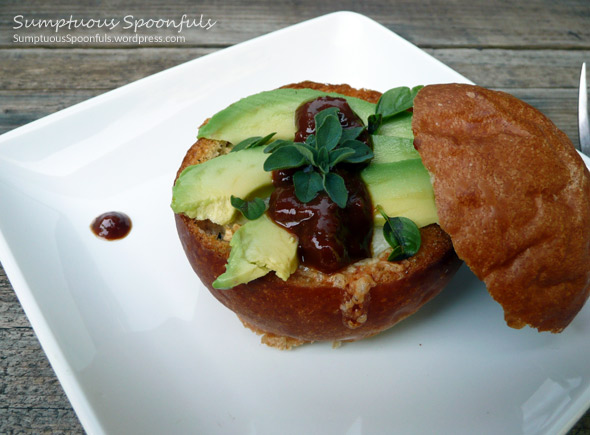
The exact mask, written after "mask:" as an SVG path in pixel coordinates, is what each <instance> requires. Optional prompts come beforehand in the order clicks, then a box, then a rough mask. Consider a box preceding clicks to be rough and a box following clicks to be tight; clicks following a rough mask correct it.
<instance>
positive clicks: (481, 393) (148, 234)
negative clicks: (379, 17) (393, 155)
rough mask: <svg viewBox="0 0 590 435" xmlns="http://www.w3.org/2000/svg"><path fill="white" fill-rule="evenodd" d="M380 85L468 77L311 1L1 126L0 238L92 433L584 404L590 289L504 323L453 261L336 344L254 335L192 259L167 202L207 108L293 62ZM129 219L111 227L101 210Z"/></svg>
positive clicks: (300, 73) (514, 423) (463, 425)
mask: <svg viewBox="0 0 590 435" xmlns="http://www.w3.org/2000/svg"><path fill="white" fill-rule="evenodd" d="M306 79H309V80H315V81H318V82H328V83H349V84H351V85H352V86H355V87H367V88H373V89H378V90H381V91H385V90H387V89H389V88H392V87H395V86H400V85H407V86H414V85H418V84H429V83H437V82H468V80H467V79H465V78H464V77H462V76H460V75H459V74H457V73H455V72H454V71H452V70H451V69H449V68H448V67H446V66H445V65H443V64H441V63H440V62H438V61H436V60H435V59H433V58H432V57H430V56H428V55H427V54H425V53H424V52H422V51H421V50H419V49H418V48H416V47H415V46H413V45H411V44H410V43H408V42H407V41H405V40H403V39H401V38H400V37H398V36H397V35H395V34H394V33H391V32H390V31H389V30H387V29H385V28H384V27H382V26H380V25H379V24H377V23H375V22H374V21H371V20H370V19H368V18H366V17H363V16H361V15H357V14H354V13H348V12H340V13H335V14H331V15H327V16H324V17H320V18H317V19H314V20H311V21H308V22H305V23H302V24H298V25H295V26H292V27H290V28H287V29H284V30H281V31H278V32H275V33H272V34H270V35H266V36H263V37H260V38H257V39H255V40H252V41H249V42H246V43H243V44H239V45H237V46H234V47H231V48H228V49H226V50H222V51H220V52H216V53H213V54H211V55H208V56H205V57H202V58H199V59H196V60H194V61H191V62H188V63H186V64H183V65H180V66H177V67H175V68H172V69H169V70H167V71H164V72H162V73H159V74H156V75H153V76H151V77H148V78H145V79H142V80H139V81H137V82H135V83H132V84H130V85H127V86H124V87H122V88H120V89H117V90H115V91H112V92H109V93H107V94H104V95H101V96H99V97H96V98H93V99H91V100H89V101H86V102H84V103H81V104H78V105H76V106H73V107H71V108H68V109H66V110H63V111H61V112H59V113H56V114H54V115H51V116H48V117H46V118H44V119H42V120H39V121H36V122H33V123H31V124H29V125H26V126H24V127H21V128H19V129H16V130H14V131H11V132H9V133H7V134H5V135H3V136H2V137H1V138H0V198H1V204H2V206H1V207H0V230H1V235H0V255H1V260H2V264H3V265H4V267H5V269H6V271H7V273H8V276H9V277H10V280H11V282H12V284H13V286H14V289H15V291H16V293H17V295H18V297H19V300H20V301H21V303H22V305H23V307H24V309H25V311H26V313H27V315H28V317H29V319H30V321H31V323H32V325H33V327H34V328H35V331H36V333H37V335H38V337H39V339H40V341H41V343H42V345H43V348H44V350H45V352H46V353H47V356H48V357H49V360H50V361H51V364H52V365H53V368H54V369H55V371H56V373H57V375H58V377H59V379H60V381H61V383H62V385H63V387H64V389H65V391H66V393H67V395H68V397H69V398H70V401H71V402H72V404H73V406H74V409H75V410H76V412H77V414H78V416H79V418H80V420H81V422H82V424H83V425H84V427H85V429H86V430H87V431H88V432H90V433H98V434H100V433H125V434H132V433H167V434H172V433H207V434H215V433H252V434H254V433H256V434H274V433H282V434H289V433H292V434H302V433H307V434H313V433H317V434H382V433H419V432H420V433H453V434H461V433H464V434H472V433H480V434H482V433H489V434H498V433H511V434H516V433H524V434H537V433H556V432H558V431H560V430H566V429H567V428H569V427H570V426H571V425H572V424H573V423H574V422H575V421H576V419H578V418H579V417H580V416H581V415H582V414H583V412H584V411H585V410H586V409H587V408H588V406H589V404H590V365H589V364H588V361H589V360H590V339H589V337H590V307H589V306H586V308H585V309H584V310H583V311H582V312H581V313H580V314H579V315H578V317H577V318H576V319H575V321H574V322H573V323H572V324H571V325H570V326H569V328H568V329H567V330H566V331H565V332H564V333H562V334H560V335H551V334H539V333H537V332H536V331H534V330H531V329H524V330H520V331H516V330H512V329H510V328H508V327H507V326H506V325H505V324H504V321H503V314H502V310H501V308H500V307H499V305H497V304H496V303H495V302H494V301H493V300H492V299H491V298H490V297H489V296H488V294H487V292H486V290H485V287H484V286H483V285H482V284H481V283H480V282H479V281H478V280H477V279H476V278H475V277H474V276H473V275H472V274H471V273H470V272H469V270H467V269H466V268H462V269H461V270H460V272H459V273H458V275H457V276H456V277H455V278H454V280H453V281H452V284H451V285H450V286H449V287H448V288H447V289H446V290H445V291H444V292H443V293H442V294H441V295H440V296H439V297H437V298H436V299H435V300H434V301H432V302H431V303H429V304H428V305H427V306H426V307H424V308H423V309H422V310H421V311H420V312H419V313H418V314H416V315H415V316H413V317H411V318H410V319H408V320H406V321H404V322H402V323H401V324H400V325H398V326H396V327H394V328H392V329H391V330H390V331H388V332H386V333H384V334H382V335H380V336H378V337H375V338H373V339H369V340H365V341H362V342H359V343H354V344H347V345H344V346H343V347H342V348H340V349H332V348H331V345H330V344H316V345H313V346H304V347H302V348H299V349H297V350H295V351H292V352H280V351H277V350H274V349H271V348H267V347H265V346H264V345H261V344H260V343H259V339H258V337H257V336H255V335H254V334H252V333H251V332H250V331H248V330H246V329H244V328H243V327H242V325H241V324H240V322H239V321H238V320H237V318H236V317H235V316H234V315H233V314H232V313H230V312H229V311H228V310H227V309H225V308H224V307H223V306H221V305H220V304H219V303H218V302H217V301H216V300H215V299H213V297H212V296H211V295H210V294H209V292H208V291H207V290H206V289H205V288H204V287H203V286H202V284H201V283H200V282H199V280H198V279H197V277H196V276H195V275H194V273H193V272H192V270H191V268H190V266H189V264H188V262H187V260H186V259H185V256H184V253H183V251H182V248H181V246H180V243H179V241H178V238H177V235H176V230H175V227H174V220H173V215H172V212H171V210H170V208H169V203H170V199H171V186H172V182H173V179H174V175H175V172H176V169H177V167H178V166H179V165H180V162H181V160H182V157H183V155H184V153H185V151H186V150H187V149H188V147H189V146H190V145H191V144H192V142H193V141H194V138H195V136H196V132H197V128H198V126H199V124H200V123H201V121H202V120H204V119H205V118H206V117H208V116H210V115H212V114H213V113H215V112H216V111H218V110H220V109H222V108H223V107H225V106H227V105H228V104H229V103H231V102H233V101H235V100H237V99H239V98H241V97H244V96H247V95H249V94H253V93H256V92H258V91H262V90H267V89H273V88H275V87H278V86H279V85H282V84H285V83H291V82H297V81H301V80H306ZM110 210H119V211H123V212H125V213H127V214H129V215H130V216H131V218H132V220H133V223H134V227H133V230H132V231H131V234H130V235H129V236H128V237H127V238H125V239H123V240H121V241H117V242H104V241H101V240H99V239H97V238H96V237H95V236H94V235H93V234H92V233H91V231H90V229H89V224H90V222H91V221H92V219H93V218H94V217H95V216H97V215H99V214H100V213H102V212H105V211H110Z"/></svg>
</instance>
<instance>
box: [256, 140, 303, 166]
mask: <svg viewBox="0 0 590 435" xmlns="http://www.w3.org/2000/svg"><path fill="white" fill-rule="evenodd" d="M305 162H306V159H305V157H303V156H302V155H301V153H300V152H299V150H298V149H297V148H296V147H295V146H293V145H285V146H282V147H280V148H279V149H277V150H275V151H274V152H273V153H272V154H271V155H270V156H268V157H267V158H266V160H265V161H264V166H263V167H264V170H265V171H267V172H270V171H276V170H277V169H288V168H297V167H299V166H301V165H303V164H304V163H305Z"/></svg>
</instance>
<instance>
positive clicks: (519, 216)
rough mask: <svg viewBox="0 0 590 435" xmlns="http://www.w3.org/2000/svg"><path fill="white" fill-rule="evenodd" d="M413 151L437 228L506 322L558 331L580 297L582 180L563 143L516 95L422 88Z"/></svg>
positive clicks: (583, 271) (587, 230) (586, 181)
mask: <svg viewBox="0 0 590 435" xmlns="http://www.w3.org/2000/svg"><path fill="white" fill-rule="evenodd" d="M412 128H413V131H414V136H415V139H414V146H415V148H416V149H417V150H418V152H419V153H420V156H421V157H422V160H423V163H424V165H425V166H426V168H427V169H428V171H429V172H430V174H431V177H432V182H433V188H434V193H435V201H436V206H437V210H438V217H439V223H440V226H441V227H442V228H443V229H444V230H445V231H446V232H447V233H448V234H449V235H450V236H451V238H452V240H453V245H454V247H455V250H456V252H457V254H458V255H459V257H460V258H462V259H463V260H464V261H465V263H466V264H467V265H468V266H469V267H470V269H471V270H472V271H473V272H474V273H475V274H476V275H477V276H478V278H479V279H481V280H482V281H484V282H485V284H486V286H487V289H488V291H489V293H490V294H491V295H492V297H493V298H494V299H495V300H496V301H498V302H499V303H500V304H501V305H502V307H503V308H504V313H505V319H506V322H507V324H508V325H509V326H511V327H513V328H521V327H523V326H524V325H530V326H532V327H534V328H537V329H538V330H539V331H551V332H560V331H562V330H563V329H564V328H565V327H566V326H567V325H568V324H569V323H570V322H571V321H572V319H573V318H574V316H575V315H576V314H577V313H578V312H579V311H580V309H581V308H582V306H583V305H584V303H585V301H586V300H587V299H588V295H589V292H590V175H589V173H588V169H587V168H586V165H585V164H584V162H583V160H582V159H581V157H580V156H579V155H578V153H577V152H576V150H575V149H574V146H573V145H572V143H571V141H570V140H569V139H568V138H567V136H566V135H565V134H564V133H563V132H561V131H560V130H559V129H557V127H556V126H555V125H554V124H553V123H552V122H551V121H550V120H549V119H548V118H546V117H545V116H544V115H543V114H541V113H540V112H539V111H538V110H536V109H534V108H533V107H531V106H529V105H528V104H526V103H524V102H522V101H520V100H518V99H517V98H515V97H513V96H511V95H509V94H506V93H503V92H497V91H491V90H488V89H484V88H481V87H478V86H472V85H463V84H447V85H434V86H426V87H424V88H423V89H422V90H421V91H420V92H419V93H418V95H417V96H416V98H415V100H414V117H413V121H412Z"/></svg>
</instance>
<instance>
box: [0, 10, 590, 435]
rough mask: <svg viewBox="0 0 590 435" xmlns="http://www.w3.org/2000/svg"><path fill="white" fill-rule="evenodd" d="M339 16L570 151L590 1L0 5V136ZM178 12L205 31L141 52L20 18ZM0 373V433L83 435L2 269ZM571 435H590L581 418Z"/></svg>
mask: <svg viewBox="0 0 590 435" xmlns="http://www.w3.org/2000/svg"><path fill="white" fill-rule="evenodd" d="M337 10H351V11H356V12H359V13H361V14H364V15H366V16H368V17H370V18H372V19H374V20H376V21H377V22H379V23H381V24H383V25H385V26H386V27H387V28H389V29H391V30H392V31H394V32H396V33H397V34H399V35H400V36H402V37H403V38H405V39H407V40H409V41H411V42H412V43H414V44H416V45H417V46H419V47H420V48H422V49H424V50H425V51H427V52H428V53H430V54H432V55H433V56H435V57H436V58H438V59H440V60H441V61H442V62H444V63H446V64H447V65H449V66H450V67H451V68H453V69H455V70H457V71H458V72H460V73H461V74H463V75H465V76H466V77H468V78H470V79H471V80H473V81H474V82H476V83H478V84H480V85H483V86H486V87H490V88H495V89H501V90H505V91H508V92H510V93H512V94H514V95H516V96H517V97H519V98H521V99H523V100H525V101H527V102H529V103H530V104H532V105H533V106H535V107H537V108H538V109H540V110H541V111H542V112H544V113H545V114H546V115H548V116H549V117H550V118H552V119H553V120H554V122H555V123H556V124H557V125H558V127H560V128H561V129H563V130H564V131H565V132H566V133H567V134H568V135H569V136H570V138H571V139H572V141H573V142H574V143H575V144H576V146H577V142H578V134H577V124H576V119H577V118H576V101H577V82H578V79H579V71H580V65H581V63H582V62H583V61H584V60H585V61H589V62H590V1H588V0H569V1H554V0H531V1H526V2H525V1H520V2H519V1H514V0H504V1H490V0H436V1H434V0H427V1H415V0H394V1H385V0H379V1H373V2H370V3H369V2H360V1H351V0H341V1H338V2H336V1H331V0H324V1H323V2H316V1H312V0H298V1H289V2H285V3H282V2H275V1H261V0H249V1H243V0H231V1H219V0H212V1H209V2H207V3H204V2H203V3H200V2H194V1H189V0H183V1H177V2H174V4H173V5H172V4H169V3H165V4H164V2H157V1H154V0H150V1H144V2H141V1H126V2H124V1H116V0H110V1H106V0H105V1H99V2H97V1H90V0H84V1H69V2H68V1H43V0H32V1H27V2H22V1H17V0H2V2H1V3H0V109H1V110H0V134H1V133H5V132H7V131H10V130H12V129H14V128H17V127H19V126H21V125H24V124H26V123H28V122H31V121H33V120H35V119H38V118H42V117H44V116H45V115H48V114H50V113H53V112H56V111H58V110H60V109H63V108H65V107H68V106H71V105H73V104H75V103H78V102H80V101H83V100H86V99H88V98H90V97H92V96H95V95H98V94H102V93H104V92H106V91H108V90H110V89H114V88H117V87H119V86H121V85H124V84H126V83H129V82H131V81H134V80H136V79H139V78H141V77H144V76H148V75H150V74H153V73H155V72H158V71H161V70H163V69H165V68H168V67H171V66H174V65H177V64H180V63H183V62H185V61H188V60H191V59H194V58H197V57H200V56H203V55H206V54H208V53H211V52H214V51H217V50H220V49H223V48H225V47H228V46H231V45H233V44H235V43H238V42H241V41H245V40H248V39H250V38H253V37H256V36H259V35H262V34H266V33H268V32H272V31H274V30H277V29H281V28H283V27H285V26H288V25H291V24H294V23H297V22H300V21H304V20H307V19H309V18H313V17H316V16H319V15H323V14H326V13H329V12H333V11H337ZM183 14H187V15H188V16H189V17H191V18H195V17H197V18H198V17H200V15H201V14H202V15H203V18H204V19H203V22H202V24H203V26H206V25H207V20H210V21H209V23H210V24H211V23H213V22H214V25H213V26H212V27H211V28H210V29H209V30H205V29H204V28H201V29H198V30H197V29H185V30H183V31H182V32H180V33H178V32H177V31H176V30H175V29H170V30H164V29H161V30H154V29H146V28H143V29H139V30H138V32H137V34H138V35H139V36H144V37H149V36H151V37H156V36H159V37H164V38H165V37H175V36H182V37H183V39H181V40H175V41H173V40H172V39H170V38H169V39H168V40H165V41H162V42H160V41H152V42H145V43H142V44H138V43H137V42H134V41H130V42H127V43H124V42H108V41H107V40H106V39H105V38H103V39H102V40H96V41H90V42H80V43H74V44H71V43H69V42H63V43H60V42H56V41H55V40H50V39H49V37H50V36H51V35H62V36H63V35H67V34H69V35H70V36H71V37H72V38H84V37H88V36H89V35H96V34H97V31H96V29H93V30H88V29H77V30H76V29H72V30H67V29H65V28H62V29H60V31H59V32H55V29H52V28H47V27H45V28H35V27H29V28H25V24H26V23H25V20H29V23H30V20H32V19H35V20H38V19H53V20H58V19H68V18H70V15H72V16H73V18H74V19H78V20H80V19H86V20H89V19H95V20H99V19H110V18H116V19H119V20H121V21H122V19H123V17H125V16H127V15H133V17H134V18H136V19H140V18H142V19H146V20H147V19H149V18H153V19H158V18H165V19H175V20H177V21H178V20H180V18H181V17H182V15H183ZM19 26H20V29H15V27H19ZM121 27H122V25H120V26H119V27H118V28H115V29H112V30H108V29H107V30H100V33H101V34H105V35H107V36H109V37H111V38H114V37H115V36H125V35H127V36H130V35H133V32H131V33H130V30H124V29H122V28H121ZM25 36H27V38H25ZM35 36H37V37H38V38H37V40H34V39H32V37H35ZM42 37H45V40H43V39H42ZM384 55H387V54H386V53H384ZM261 61H263V59H261ZM0 206H1V205H0ZM589 339H590V337H589ZM0 376H1V377H0V433H20V432H33V433H40V432H55V433H60V432H61V433H79V432H83V429H82V427H81V426H80V423H79V422H78V419H77V418H76V415H75V413H74V412H73V410H72V408H71V406H70V404H69V402H68V399H67V398H66V396H65V394H64V393H63V390H62V389H61V386H60V384H59V382H58V381H57V379H56V377H55V375H54V373H53V371H52V369H51V367H50V365H49V363H48V361H47V359H46V357H45V354H44V353H43V351H42V350H41V348H40V346H39V343H38V341H37V339H36V337H35V333H34V331H33V330H32V328H31V326H30V324H29V322H28V320H27V318H26V316H25V315H24V313H23V311H22V309H21V306H20V304H19V302H18V300H17V298H16V296H15V293H14V291H13V289H12V287H11V285H10V282H9V281H8V279H7V278H6V275H5V273H4V270H3V269H2V268H1V267H0ZM570 433H572V434H590V412H588V413H586V415H585V416H584V417H583V418H582V419H581V420H580V422H578V424H577V425H576V426H575V427H574V428H572V430H571V432H570Z"/></svg>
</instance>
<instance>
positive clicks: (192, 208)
mask: <svg viewBox="0 0 590 435" xmlns="http://www.w3.org/2000/svg"><path fill="white" fill-rule="evenodd" d="M267 157H268V155H267V154H264V152H263V147H257V148H251V149H246V150H242V151H238V152H235V153H230V154H225V155H222V156H219V157H216V158H214V159H211V160H207V161H206V162H203V163H200V164H198V165H192V166H188V167H187V168H186V169H185V170H184V171H182V173H181V174H180V176H179V177H178V179H177V180H176V183H175V184H174V187H173V189H172V204H171V207H172V210H174V212H175V213H183V214H185V215H186V216H188V217H190V218H192V219H198V220H204V219H209V220H210V221H212V222H214V223H216V224H219V225H227V224H229V223H230V222H232V220H233V219H234V218H235V216H236V212H237V210H236V209H235V208H234V207H233V206H232V205H231V196H232V195H234V196H237V197H239V198H242V199H248V198H249V197H250V196H251V195H253V194H254V193H258V194H259V195H260V196H264V192H265V191H266V195H268V194H270V190H271V189H272V174H271V173H270V172H266V171H264V169H263V168H262V165H263V164H264V161H265V160H266V158H267Z"/></svg>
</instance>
